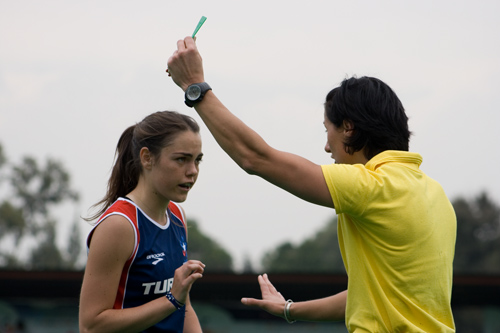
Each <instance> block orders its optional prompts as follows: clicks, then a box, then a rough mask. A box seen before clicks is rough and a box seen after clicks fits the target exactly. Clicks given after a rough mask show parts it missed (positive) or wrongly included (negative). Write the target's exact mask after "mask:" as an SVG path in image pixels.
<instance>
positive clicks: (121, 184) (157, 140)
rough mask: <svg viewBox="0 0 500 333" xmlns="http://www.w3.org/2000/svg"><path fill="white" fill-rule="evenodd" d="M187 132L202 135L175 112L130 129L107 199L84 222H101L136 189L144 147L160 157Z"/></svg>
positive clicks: (120, 147)
mask: <svg viewBox="0 0 500 333" xmlns="http://www.w3.org/2000/svg"><path fill="white" fill-rule="evenodd" d="M187 130H189V131H192V132H194V133H199V131H200V128H199V126H198V124H197V123H196V121H195V120H194V119H193V118H191V117H189V116H186V115H183V114H180V113H177V112H173V111H158V112H155V113H153V114H150V115H149V116H147V117H146V118H144V120H143V121H141V122H140V123H138V124H136V125H133V126H130V127H129V128H127V129H126V130H125V131H124V132H123V133H122V135H121V137H120V140H118V144H117V146H116V152H115V162H114V165H113V169H112V171H111V176H110V178H109V181H108V188H107V191H106V195H105V196H104V198H102V200H101V201H99V202H98V203H96V204H94V205H93V206H92V207H91V209H92V208H97V207H100V208H98V211H97V212H96V213H94V214H92V215H91V216H90V217H88V218H84V220H86V221H88V222H90V221H92V220H95V219H97V218H99V217H100V216H101V215H102V214H104V212H106V210H107V209H108V208H109V206H111V205H112V204H113V203H114V202H115V201H116V200H117V199H118V198H119V197H124V196H126V195H127V194H128V193H130V192H131V191H132V190H133V189H134V188H135V187H136V186H137V184H138V182H139V176H140V174H141V172H142V166H141V161H140V156H139V155H140V151H141V149H142V148H143V147H146V148H148V149H149V151H150V152H151V154H153V156H156V157H158V156H160V153H161V150H162V148H163V147H166V146H167V145H169V144H170V143H171V142H172V141H173V140H174V139H175V137H176V136H177V135H178V134H179V133H181V132H184V131H187Z"/></svg>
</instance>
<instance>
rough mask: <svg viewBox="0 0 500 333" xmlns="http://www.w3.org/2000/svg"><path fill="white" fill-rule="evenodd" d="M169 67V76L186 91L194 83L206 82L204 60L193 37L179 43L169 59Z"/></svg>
mask: <svg viewBox="0 0 500 333" xmlns="http://www.w3.org/2000/svg"><path fill="white" fill-rule="evenodd" d="M167 66H168V67H167V73H168V75H169V76H171V77H172V79H173V80H174V82H175V84H177V85H178V86H179V87H181V89H182V90H184V91H185V90H186V89H187V87H189V86H190V85H191V84H193V83H200V82H205V77H204V74H203V62H202V58H201V55H200V53H199V52H198V48H197V47H196V44H195V42H194V39H193V38H191V37H186V38H184V39H183V40H179V41H178V42H177V50H176V51H175V52H174V53H173V54H172V56H171V57H170V58H169V59H168V61H167Z"/></svg>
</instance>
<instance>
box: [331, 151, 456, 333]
mask: <svg viewBox="0 0 500 333" xmlns="http://www.w3.org/2000/svg"><path fill="white" fill-rule="evenodd" d="M421 163H422V157H421V156H420V155H419V154H416V153H410V152H405V151H385V152H382V153H380V154H378V155H377V156H375V157H373V158H372V159H371V160H370V161H368V162H367V163H366V165H362V164H355V165H348V164H332V165H323V166H322V170H323V174H324V177H325V180H326V183H327V185H328V188H329V190H330V194H331V196H332V199H333V204H334V206H335V210H336V213H337V214H338V215H339V219H338V239H339V246H340V250H341V253H342V258H343V260H344V265H345V268H346V271H347V274H348V276H349V282H348V292H347V295H348V296H347V307H346V326H347V329H348V330H349V332H454V331H455V324H454V321H453V314H452V311H451V305H450V302H451V288H452V279H453V266H452V265H453V257H454V252H455V240H456V217H455V212H454V210H453V206H452V205H451V203H450V201H449V200H448V198H447V196H446V194H445V193H444V191H443V189H442V187H441V185H439V184H438V183H437V182H436V181H435V180H433V179H431V178H429V177H428V176H426V175H425V174H424V173H423V172H422V171H421V170H420V169H419V167H420V164H421Z"/></svg>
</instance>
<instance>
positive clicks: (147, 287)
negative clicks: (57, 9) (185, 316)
mask: <svg viewBox="0 0 500 333" xmlns="http://www.w3.org/2000/svg"><path fill="white" fill-rule="evenodd" d="M173 284H174V278H170V279H166V280H163V281H156V282H148V283H143V284H142V286H143V287H144V295H149V294H150V293H151V292H153V293H154V294H165V293H166V292H167V291H170V289H172V285H173Z"/></svg>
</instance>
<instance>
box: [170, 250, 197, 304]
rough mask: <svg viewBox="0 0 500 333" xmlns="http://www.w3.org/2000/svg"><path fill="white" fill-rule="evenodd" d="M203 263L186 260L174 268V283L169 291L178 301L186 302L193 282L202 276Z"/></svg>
mask: <svg viewBox="0 0 500 333" xmlns="http://www.w3.org/2000/svg"><path fill="white" fill-rule="evenodd" d="M204 271H205V264H204V263H202V262H201V261H199V260H188V261H186V262H185V263H184V264H183V265H182V266H180V267H179V268H177V269H176V270H175V274H174V284H173V286H172V289H171V290H170V292H171V293H172V295H174V297H175V299H176V300H178V301H179V302H181V303H183V304H186V300H187V297H188V295H189V291H190V290H191V287H192V286H193V283H194V282H195V281H196V280H198V279H200V278H202V277H203V272H204Z"/></svg>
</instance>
